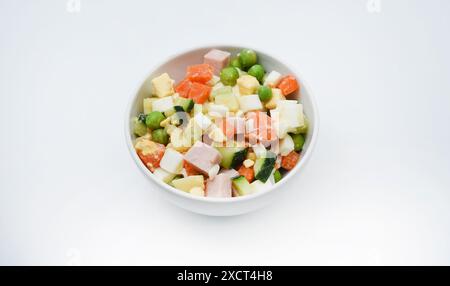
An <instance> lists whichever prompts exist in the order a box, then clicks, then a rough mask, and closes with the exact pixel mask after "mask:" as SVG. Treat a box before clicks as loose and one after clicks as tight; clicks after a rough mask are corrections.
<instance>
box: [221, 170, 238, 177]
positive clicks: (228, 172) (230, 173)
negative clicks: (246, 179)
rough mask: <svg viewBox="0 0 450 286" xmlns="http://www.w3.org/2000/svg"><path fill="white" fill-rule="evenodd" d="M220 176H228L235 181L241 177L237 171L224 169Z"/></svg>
mask: <svg viewBox="0 0 450 286" xmlns="http://www.w3.org/2000/svg"><path fill="white" fill-rule="evenodd" d="M219 174H223V175H227V176H228V177H230V179H233V178H235V177H238V176H239V172H238V171H236V170H235V169H222V170H221V171H220V172H219Z"/></svg>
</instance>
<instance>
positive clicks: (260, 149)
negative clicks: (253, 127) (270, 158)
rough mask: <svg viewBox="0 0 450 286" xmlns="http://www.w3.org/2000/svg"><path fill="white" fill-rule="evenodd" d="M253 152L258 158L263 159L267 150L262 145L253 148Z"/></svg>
mask: <svg viewBox="0 0 450 286" xmlns="http://www.w3.org/2000/svg"><path fill="white" fill-rule="evenodd" d="M252 149H253V152H254V153H255V155H256V158H263V157H264V156H266V153H267V149H266V147H264V145H262V144H261V143H259V144H256V145H253V146H252Z"/></svg>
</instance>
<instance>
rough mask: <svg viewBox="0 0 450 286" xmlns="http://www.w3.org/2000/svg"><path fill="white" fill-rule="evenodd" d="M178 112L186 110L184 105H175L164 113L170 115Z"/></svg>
mask: <svg viewBox="0 0 450 286" xmlns="http://www.w3.org/2000/svg"><path fill="white" fill-rule="evenodd" d="M176 112H184V109H183V107H182V106H180V105H175V106H174V107H172V108H170V109H168V110H166V111H164V112H163V113H164V116H165V117H169V116H171V115H173V114H175V113H176Z"/></svg>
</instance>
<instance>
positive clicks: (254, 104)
mask: <svg viewBox="0 0 450 286" xmlns="http://www.w3.org/2000/svg"><path fill="white" fill-rule="evenodd" d="M239 106H240V109H241V110H242V111H243V112H247V111H251V110H262V109H263V106H262V103H261V100H260V99H259V96H258V95H257V94H252V95H245V96H241V97H239Z"/></svg>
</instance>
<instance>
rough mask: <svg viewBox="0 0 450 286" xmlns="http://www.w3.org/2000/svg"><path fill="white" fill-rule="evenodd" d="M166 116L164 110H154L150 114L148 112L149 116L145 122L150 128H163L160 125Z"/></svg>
mask: <svg viewBox="0 0 450 286" xmlns="http://www.w3.org/2000/svg"><path fill="white" fill-rule="evenodd" d="M165 118H166V117H165V116H164V114H162V112H160V111H152V112H150V113H149V114H147V117H146V118H145V124H147V126H148V128H150V129H158V128H161V126H160V125H159V124H160V123H161V121H163V120H164V119H165Z"/></svg>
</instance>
